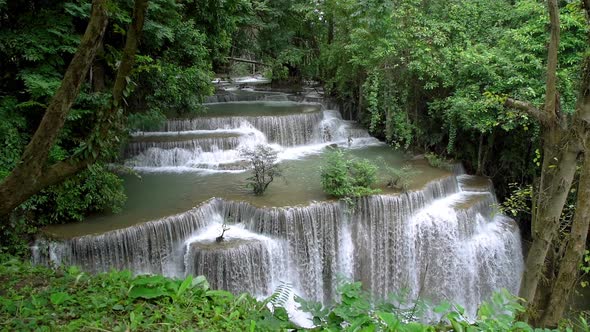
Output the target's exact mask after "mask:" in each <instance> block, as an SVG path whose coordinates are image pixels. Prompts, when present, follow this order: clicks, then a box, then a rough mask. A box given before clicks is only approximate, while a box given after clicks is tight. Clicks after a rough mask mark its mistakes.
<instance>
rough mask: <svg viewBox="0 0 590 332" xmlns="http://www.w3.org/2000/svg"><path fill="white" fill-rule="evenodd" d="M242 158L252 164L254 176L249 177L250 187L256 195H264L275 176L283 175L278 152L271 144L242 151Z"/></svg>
mask: <svg viewBox="0 0 590 332" xmlns="http://www.w3.org/2000/svg"><path fill="white" fill-rule="evenodd" d="M240 155H241V156H242V158H244V159H246V160H247V161H248V162H249V163H250V164H251V165H252V176H251V177H249V178H248V179H247V181H248V184H247V185H246V186H247V187H249V188H252V190H253V191H254V194H255V195H262V194H264V191H265V190H266V188H268V185H269V184H270V183H271V182H272V181H273V180H274V179H275V177H279V176H282V171H281V169H280V168H279V165H277V164H276V162H277V152H276V151H275V150H274V149H273V148H271V147H270V146H266V145H263V144H259V145H257V146H256V147H255V148H254V149H243V150H241V151H240Z"/></svg>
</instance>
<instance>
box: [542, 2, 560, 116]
mask: <svg viewBox="0 0 590 332" xmlns="http://www.w3.org/2000/svg"><path fill="white" fill-rule="evenodd" d="M547 5H548V7H549V20H550V22H551V37H550V39H549V49H548V52H547V81H546V91H545V106H544V111H545V114H546V115H547V117H548V119H549V120H557V117H558V116H559V114H557V111H558V110H559V94H558V93H557V54H558V51H559V8H558V7H557V0H549V1H547Z"/></svg>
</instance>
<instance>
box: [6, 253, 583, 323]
mask: <svg viewBox="0 0 590 332" xmlns="http://www.w3.org/2000/svg"><path fill="white" fill-rule="evenodd" d="M289 287H290V286H289V285H288V284H283V285H281V286H280V287H279V288H278V289H277V291H276V292H275V294H273V295H272V296H270V297H269V298H267V299H266V300H262V301H260V300H257V299H255V298H253V297H252V296H250V295H248V294H242V295H239V296H236V295H233V294H231V293H229V292H227V291H223V290H212V289H209V284H208V283H207V281H206V280H205V278H204V277H202V276H201V277H194V278H193V277H191V276H188V277H187V278H186V279H184V280H177V279H170V278H166V277H162V276H133V275H132V274H131V272H128V271H120V272H119V271H112V272H110V273H100V274H96V275H92V274H87V273H84V272H81V271H80V270H79V269H78V268H76V267H70V268H67V269H63V268H47V267H42V266H33V265H31V264H30V263H27V262H25V263H23V262H22V261H20V260H18V259H15V258H11V257H7V256H4V255H0V330H2V331H57V330H63V331H250V332H252V331H302V330H305V329H303V328H301V327H298V326H296V325H295V324H293V323H291V322H290V321H289V316H288V314H287V311H286V310H285V309H284V308H283V307H282V306H284V305H285V303H286V301H287V297H288V296H287V293H288V292H289V289H290V288H289ZM338 294H339V295H338V298H339V300H338V301H336V302H335V303H334V304H332V305H330V306H324V305H322V304H320V303H316V302H312V301H305V300H303V299H301V298H297V299H296V301H297V302H299V303H300V305H301V309H302V310H303V311H305V312H308V313H309V314H310V316H311V317H310V318H312V320H313V324H314V325H315V327H314V328H312V329H310V330H312V331H340V330H343V331H367V332H369V331H408V332H410V331H461V332H463V331H466V332H478V331H518V332H520V331H523V332H528V331H552V330H548V329H534V328H532V327H530V326H529V325H527V324H526V323H523V322H519V321H517V320H516V318H515V317H516V316H517V314H519V313H521V312H522V311H523V310H524V307H523V306H522V303H521V299H519V298H517V297H514V296H513V295H510V294H509V293H508V292H507V291H502V292H499V293H496V294H494V296H493V297H492V298H491V299H490V300H489V301H488V302H485V303H483V304H482V305H481V306H480V307H479V309H478V312H477V317H476V318H475V319H474V320H473V319H467V317H466V316H465V310H464V309H463V308H461V307H460V306H458V305H450V304H448V303H443V304H441V305H438V306H436V307H435V308H434V312H435V313H436V315H437V316H438V317H441V318H440V321H439V322H438V323H435V324H426V323H421V322H419V321H420V317H422V316H423V315H424V309H423V308H422V305H420V306H418V305H415V306H408V305H404V304H403V303H406V304H407V303H408V302H403V301H402V302H399V301H397V302H396V301H376V300H374V299H372V298H371V296H370V295H369V294H368V293H366V292H365V291H363V289H362V286H361V283H359V282H354V283H343V284H341V286H340V287H339V288H338ZM395 303H398V304H395ZM400 303H401V304H400ZM570 326H571V327H570ZM572 327H574V328H575V329H572ZM562 330H567V331H573V330H575V331H590V329H589V328H588V324H586V321H585V320H584V319H583V318H580V320H579V322H578V323H577V325H575V326H574V325H569V326H563V329H562ZM556 331H557V330H556Z"/></svg>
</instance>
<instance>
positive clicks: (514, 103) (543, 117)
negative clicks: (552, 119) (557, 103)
mask: <svg viewBox="0 0 590 332" xmlns="http://www.w3.org/2000/svg"><path fill="white" fill-rule="evenodd" d="M504 106H505V107H508V108H512V109H515V110H518V111H522V112H525V113H526V114H528V115H530V116H532V117H533V118H535V120H537V121H539V122H540V123H541V124H542V125H547V123H548V122H549V119H548V117H547V114H546V113H545V112H543V111H541V110H540V109H538V108H536V107H535V106H534V105H533V104H531V103H529V102H526V101H520V100H516V99H512V98H507V99H506V101H505V102H504Z"/></svg>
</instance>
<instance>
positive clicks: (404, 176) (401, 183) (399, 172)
mask: <svg viewBox="0 0 590 332" xmlns="http://www.w3.org/2000/svg"><path fill="white" fill-rule="evenodd" d="M386 170H387V177H388V180H387V186H388V187H392V188H395V189H398V190H401V191H404V192H406V191H408V189H409V188H410V184H411V183H412V182H411V181H412V178H413V177H415V176H416V175H418V174H419V173H420V171H418V170H414V169H412V166H410V165H404V166H402V167H399V168H398V167H387V169H386Z"/></svg>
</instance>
